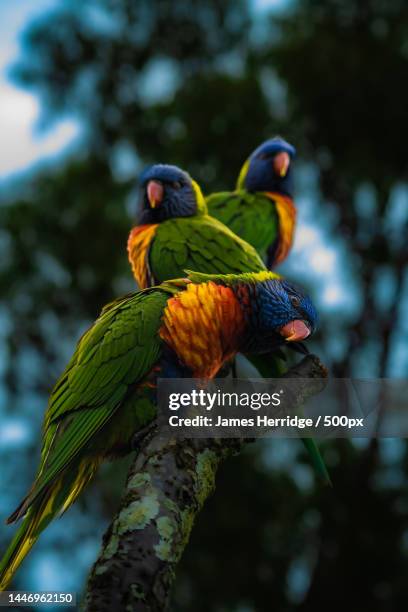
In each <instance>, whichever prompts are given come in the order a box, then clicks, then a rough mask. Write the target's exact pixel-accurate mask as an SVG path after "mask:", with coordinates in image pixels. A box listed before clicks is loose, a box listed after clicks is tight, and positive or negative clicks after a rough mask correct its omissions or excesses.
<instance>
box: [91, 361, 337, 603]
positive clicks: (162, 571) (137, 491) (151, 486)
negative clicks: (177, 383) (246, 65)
mask: <svg viewBox="0 0 408 612" xmlns="http://www.w3.org/2000/svg"><path fill="white" fill-rule="evenodd" d="M326 376H327V371H326V369H325V368H324V367H323V366H322V364H321V363H320V361H319V359H318V358H317V357H315V356H314V355H308V356H307V357H305V358H304V359H303V360H302V361H301V362H300V363H299V364H297V365H296V366H293V367H292V368H290V370H288V372H287V373H286V374H285V377H288V378H299V381H298V387H299V400H300V401H301V402H303V401H304V400H305V393H309V394H314V393H317V392H318V391H319V389H321V386H319V384H317V385H316V387H314V388H312V387H311V386H310V384H309V385H307V384H306V383H305V385H304V388H303V387H302V383H301V379H302V378H304V379H307V378H309V379H310V378H315V379H322V378H325V377H326ZM247 442H248V440H243V439H184V440H175V439H165V438H162V437H160V436H159V435H158V434H157V433H155V431H154V430H152V431H151V432H150V433H148V434H147V435H146V437H145V438H144V439H143V440H142V441H141V447H140V450H139V452H138V454H137V456H136V458H135V460H134V461H133V464H132V466H131V468H130V471H129V475H128V479H127V484H126V488H125V492H124V496H123V498H122V501H121V505H120V509H119V511H118V513H117V515H116V517H115V518H114V520H113V522H112V523H111V525H110V527H109V529H108V530H107V532H106V534H105V535H104V538H103V544H102V551H101V553H100V555H99V558H98V559H97V561H96V563H95V565H94V566H93V568H92V571H91V574H90V576H89V580H88V585H87V590H86V595H85V599H84V602H83V606H82V609H83V610H84V611H86V612H108V611H109V612H110V611H111V610H115V611H116V612H122V611H123V612H125V611H132V612H134V611H136V612H138V611H143V612H146V611H149V612H156V611H157V612H159V611H160V612H162V611H163V610H166V609H167V607H168V603H169V598H170V592H171V586H172V583H173V581H174V577H175V568H176V565H177V563H178V561H179V559H180V557H181V555H182V553H183V551H184V549H185V547H186V544H187V542H188V540H189V537H190V533H191V530H192V528H193V524H194V521H195V518H196V516H197V515H198V513H199V511H200V510H201V508H202V506H203V504H204V503H205V501H206V499H207V498H208V496H209V495H210V494H211V493H212V491H213V490H214V487H215V477H216V473H217V469H218V467H219V465H220V463H221V462H222V461H224V460H225V459H226V458H227V457H228V456H230V455H232V454H234V453H237V452H239V450H240V449H241V448H242V446H243V445H244V444H246V443H247Z"/></svg>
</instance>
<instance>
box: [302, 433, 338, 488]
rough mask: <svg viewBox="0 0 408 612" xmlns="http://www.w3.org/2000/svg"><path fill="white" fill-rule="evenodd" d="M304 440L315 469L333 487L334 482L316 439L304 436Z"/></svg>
mask: <svg viewBox="0 0 408 612" xmlns="http://www.w3.org/2000/svg"><path fill="white" fill-rule="evenodd" d="M302 442H303V444H304V446H305V448H306V450H307V452H308V453H309V457H310V459H311V462H312V465H313V467H314V469H315V470H316V472H317V474H318V475H319V476H320V478H321V479H322V480H323V482H324V483H325V484H328V485H330V486H331V487H332V486H333V483H332V481H331V478H330V474H329V472H328V470H327V467H326V464H325V462H324V459H323V457H322V455H321V453H320V451H319V449H318V447H317V444H316V442H315V441H314V439H313V438H302Z"/></svg>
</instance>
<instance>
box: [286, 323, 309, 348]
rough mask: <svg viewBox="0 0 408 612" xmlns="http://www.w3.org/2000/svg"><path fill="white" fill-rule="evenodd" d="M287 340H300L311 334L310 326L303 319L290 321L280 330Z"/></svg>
mask: <svg viewBox="0 0 408 612" xmlns="http://www.w3.org/2000/svg"><path fill="white" fill-rule="evenodd" d="M279 333H280V335H281V336H283V337H284V338H285V340H286V342H299V341H300V340H305V338H307V337H308V336H310V328H309V326H308V325H307V324H306V323H305V322H304V321H302V320H301V319H295V320H294V321H290V322H289V323H287V324H286V325H284V326H283V327H281V329H280V330H279Z"/></svg>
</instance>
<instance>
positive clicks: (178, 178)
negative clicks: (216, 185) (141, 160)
mask: <svg viewBox="0 0 408 612" xmlns="http://www.w3.org/2000/svg"><path fill="white" fill-rule="evenodd" d="M140 188H141V197H140V214H139V219H138V222H139V224H145V223H161V222H162V221H166V220H167V219H174V218H176V217H191V216H193V215H196V214H198V213H199V212H202V211H203V207H205V204H204V198H203V195H202V193H201V190H200V187H199V186H198V185H197V183H196V182H195V181H193V179H192V178H191V177H190V175H189V174H188V173H187V172H185V171H184V170H181V169H180V168H178V167H177V166H170V165H167V164H155V165H154V166H149V167H148V168H146V170H144V172H143V173H142V174H141V177H140Z"/></svg>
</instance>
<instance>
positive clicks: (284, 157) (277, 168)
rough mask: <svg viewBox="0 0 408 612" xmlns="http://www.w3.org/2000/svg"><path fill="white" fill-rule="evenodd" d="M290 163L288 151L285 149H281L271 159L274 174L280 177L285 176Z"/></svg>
mask: <svg viewBox="0 0 408 612" xmlns="http://www.w3.org/2000/svg"><path fill="white" fill-rule="evenodd" d="M289 165H290V157H289V153H286V151H282V152H281V153H278V154H277V155H275V157H274V159H273V169H274V172H275V174H277V175H278V176H280V177H281V178H283V177H285V176H286V174H287V172H288V169H289Z"/></svg>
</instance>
